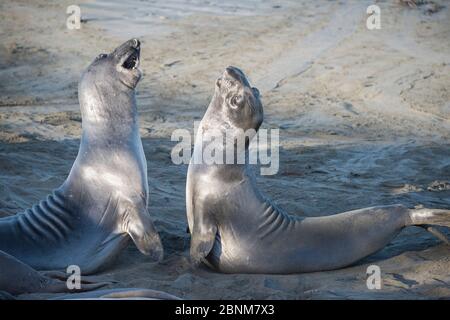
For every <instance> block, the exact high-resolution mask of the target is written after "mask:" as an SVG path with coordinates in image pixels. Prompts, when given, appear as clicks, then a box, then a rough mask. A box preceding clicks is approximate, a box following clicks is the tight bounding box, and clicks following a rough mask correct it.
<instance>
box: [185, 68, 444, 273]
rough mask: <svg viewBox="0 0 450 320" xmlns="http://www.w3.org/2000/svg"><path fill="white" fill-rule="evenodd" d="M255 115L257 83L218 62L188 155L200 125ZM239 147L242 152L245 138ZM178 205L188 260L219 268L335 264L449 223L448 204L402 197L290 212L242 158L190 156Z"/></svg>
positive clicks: (249, 122) (239, 121) (236, 125)
mask: <svg viewBox="0 0 450 320" xmlns="http://www.w3.org/2000/svg"><path fill="white" fill-rule="evenodd" d="M262 121H263V107H262V104H261V101H260V98H259V92H258V90H257V89H256V88H252V87H251V86H250V84H249V81H248V80H247V78H246V76H245V75H244V73H243V72H242V71H241V70H240V69H238V68H235V67H228V68H226V70H225V72H224V73H223V75H222V77H221V78H219V79H218V80H217V81H216V86H215V92H214V95H213V98H212V100H211V103H210V105H209V107H208V109H207V111H206V113H205V115H204V117H203V119H202V121H201V123H200V125H199V129H198V133H197V139H196V141H195V146H194V157H193V159H195V157H196V155H197V153H199V152H202V150H205V149H206V148H207V147H208V144H209V143H211V141H205V139H202V136H204V135H205V132H207V131H208V130H211V129H214V130H220V131H222V133H223V136H226V133H225V131H228V132H229V131H230V130H231V131H234V132H235V133H236V137H238V136H239V134H240V133H239V132H241V133H242V132H244V131H246V130H248V129H255V130H258V128H259V126H260V125H261V123H262ZM239 129H243V130H239ZM251 138H252V137H250V139H251ZM214 143H217V140H215V141H214ZM227 147H229V146H228V145H227ZM238 152H240V150H239V149H238V148H236V144H235V154H237V153H238ZM242 152H246V153H247V152H248V144H246V147H245V150H243V151H242ZM299 192H300V191H299ZM186 209H187V218H188V222H189V230H190V232H191V249H190V254H191V259H192V261H193V262H194V263H200V262H204V263H206V264H207V265H209V266H210V267H212V268H214V269H216V270H218V271H221V272H226V273H275V274H277V273H278V274H288V273H299V272H312V271H321V270H331V269H337V268H342V267H345V266H348V265H350V264H352V263H354V262H356V261H358V260H360V259H362V258H364V257H366V256H368V255H370V254H372V253H374V252H376V251H378V250H380V249H382V248H383V247H384V246H385V245H386V244H388V243H389V242H390V241H391V240H392V238H394V237H395V236H396V235H397V234H398V233H399V231H400V230H401V229H403V228H404V227H407V226H411V225H419V226H422V227H425V228H427V230H429V231H430V232H433V233H434V234H435V235H438V236H441V237H440V238H441V239H443V240H445V239H444V237H443V236H442V234H440V233H439V232H438V231H437V229H434V228H433V227H430V226H432V225H441V226H447V227H450V211H449V210H439V209H408V208H406V207H404V206H402V205H391V206H378V207H372V208H365V209H360V210H355V211H349V212H345V213H340V214H336V215H331V216H322V217H308V218H303V217H298V216H290V215H288V214H287V213H286V212H285V211H284V210H283V209H281V208H280V207H278V206H277V205H276V204H274V203H273V202H272V201H271V200H269V199H268V198H267V197H266V196H265V195H263V193H262V192H261V191H260V190H259V189H258V187H257V185H256V182H255V177H254V175H253V173H252V171H251V170H250V167H249V166H248V164H247V163H244V164H206V163H196V162H195V163H194V161H191V163H190V165H189V169H188V175H187V183H186Z"/></svg>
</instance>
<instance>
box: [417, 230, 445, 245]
mask: <svg viewBox="0 0 450 320" xmlns="http://www.w3.org/2000/svg"><path fill="white" fill-rule="evenodd" d="M420 227H422V228H424V229H425V230H427V231H428V232H429V233H431V234H432V235H434V236H435V237H436V238H438V239H439V240H441V241H442V242H444V243H445V244H446V245H450V240H449V239H447V237H446V236H445V234H443V233H442V232H441V231H440V230H438V229H437V228H436V227H434V226H430V225H422V226H420Z"/></svg>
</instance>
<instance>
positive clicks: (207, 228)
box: [190, 214, 217, 265]
mask: <svg viewBox="0 0 450 320" xmlns="http://www.w3.org/2000/svg"><path fill="white" fill-rule="evenodd" d="M216 234H217V225H216V223H215V222H214V220H213V217H212V216H209V215H206V214H200V215H196V216H195V217H194V226H193V230H192V231H191V250H190V251H191V252H190V255H191V261H192V263H193V264H195V265H198V264H200V263H201V262H202V261H203V260H204V259H205V258H206V256H208V254H209V253H210V252H211V250H212V248H213V246H214V242H215V240H216Z"/></svg>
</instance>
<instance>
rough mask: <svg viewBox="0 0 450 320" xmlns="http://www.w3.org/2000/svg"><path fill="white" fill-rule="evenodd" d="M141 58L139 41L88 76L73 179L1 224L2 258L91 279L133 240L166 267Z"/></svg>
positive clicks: (104, 58) (102, 59)
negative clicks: (71, 270)
mask: <svg viewBox="0 0 450 320" xmlns="http://www.w3.org/2000/svg"><path fill="white" fill-rule="evenodd" d="M139 56H140V43H139V41H138V40H137V39H132V40H129V41H127V42H125V43H124V44H122V45H121V46H119V47H118V48H117V49H115V50H114V51H113V52H112V53H110V54H102V55H100V56H98V57H97V58H96V59H95V61H94V62H93V63H92V64H91V65H90V66H89V67H88V68H87V70H86V71H85V72H84V74H83V76H82V78H81V80H80V83H79V87H78V95H79V100H80V107H81V116H82V127H83V131H82V137H81V143H80V149H79V152H78V156H77V158H76V160H75V163H74V164H73V166H72V169H71V171H70V174H69V176H68V178H67V179H66V181H65V182H64V183H63V184H62V186H61V187H59V188H58V189H56V190H55V191H54V192H53V193H52V194H51V195H49V196H48V197H47V199H45V200H43V201H41V202H39V203H38V204H36V205H35V206H33V207H32V208H31V209H28V210H26V211H24V212H22V213H19V214H17V215H15V216H12V217H8V218H4V219H0V250H1V251H4V252H6V253H8V254H9V255H11V256H13V257H14V258H16V259H18V260H20V261H21V262H22V263H25V264H27V265H29V266H31V267H33V268H35V269H38V270H65V269H66V268H67V267H68V266H69V265H77V266H79V267H80V269H81V272H82V274H89V273H93V272H96V271H97V270H99V269H100V268H101V267H103V266H105V264H107V263H108V262H110V261H111V260H112V259H113V258H114V257H115V256H116V255H117V254H118V253H119V251H120V250H121V249H123V248H124V247H125V245H126V243H127V241H128V239H129V237H128V235H129V236H131V238H132V239H133V241H134V243H135V244H136V246H137V247H138V248H139V250H140V251H141V252H142V253H144V254H147V255H151V256H152V257H154V258H155V259H161V257H162V246H161V242H160V238H159V236H158V233H157V232H156V230H155V228H154V226H153V223H152V221H151V220H150V216H149V214H148V211H147V203H148V184H147V166H146V160H145V156H144V152H143V149H142V143H141V139H140V136H139V128H138V121H137V109H136V99H135V87H136V85H137V83H138V81H139V79H140V77H141V73H140V71H139V70H138V65H139ZM3 264H4V260H3V259H0V269H1V273H0V283H4V282H5V281H3V280H4V279H2V278H5V279H6V280H8V274H9V272H8V271H6V272H5V271H4V270H6V269H5V266H4V265H3ZM9 280H10V281H14V279H11V278H9ZM0 290H2V288H0Z"/></svg>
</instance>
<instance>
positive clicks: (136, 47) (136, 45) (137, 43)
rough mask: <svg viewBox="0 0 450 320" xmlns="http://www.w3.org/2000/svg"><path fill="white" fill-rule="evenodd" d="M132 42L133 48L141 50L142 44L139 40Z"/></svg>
mask: <svg viewBox="0 0 450 320" xmlns="http://www.w3.org/2000/svg"><path fill="white" fill-rule="evenodd" d="M131 41H132V46H133V47H134V48H135V49H139V48H140V46H141V42H140V41H139V40H138V39H131Z"/></svg>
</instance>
